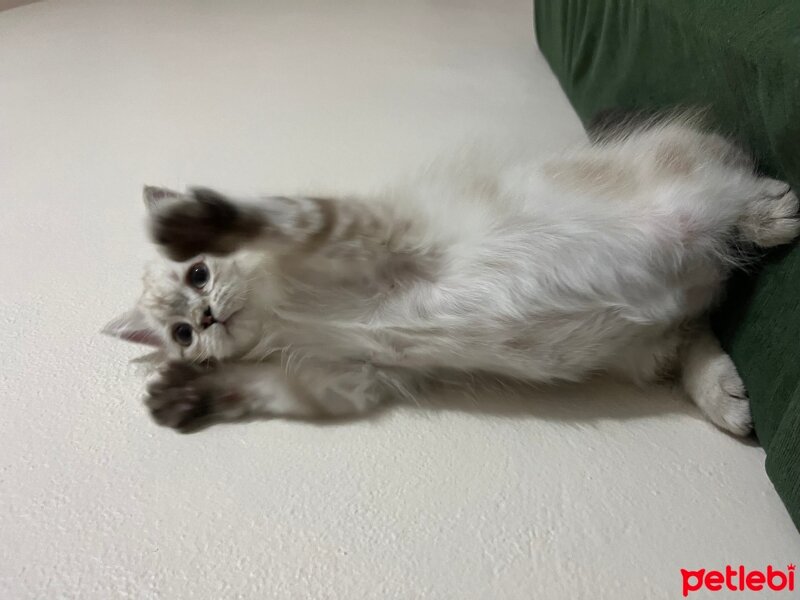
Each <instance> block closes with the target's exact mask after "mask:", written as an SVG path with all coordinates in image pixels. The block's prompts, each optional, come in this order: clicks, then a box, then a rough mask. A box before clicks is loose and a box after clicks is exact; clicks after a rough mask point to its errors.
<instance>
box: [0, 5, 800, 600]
mask: <svg viewBox="0 0 800 600" xmlns="http://www.w3.org/2000/svg"><path fill="white" fill-rule="evenodd" d="M531 21H532V18H531V6H530V2H528V0H514V1H511V0H506V1H503V2H498V1H495V2H482V1H479V0H475V1H474V2H470V1H462V2H455V1H451V2H444V1H442V2H424V1H422V0H414V1H408V0H405V1H404V2H388V1H387V2H383V3H378V2H367V1H366V0H365V1H364V2H362V3H356V2H352V1H347V2H324V1H320V2H318V3H315V4H312V3H310V2H302V3H299V2H296V1H292V0H286V1H285V2H281V3H278V2H256V1H255V0H254V1H252V2H211V1H205V2H201V1H197V2H194V3H190V2H185V1H182V2H143V1H137V2H111V1H96V2H77V1H75V2H72V1H63V2H46V3H37V4H33V5H30V6H25V7H22V8H18V9H14V10H11V11H8V12H5V13H2V14H0V57H2V59H0V144H1V145H0V153H1V154H2V159H1V160H0V198H2V217H0V250H1V251H2V263H0V264H1V265H2V266H0V273H1V274H2V276H1V279H0V280H1V281H2V289H3V292H2V296H0V321H1V322H2V325H3V326H2V328H0V364H2V367H1V369H2V370H1V371H0V393H1V394H2V398H3V407H4V413H5V414H4V415H3V418H2V419H0V449H1V451H0V494H2V497H1V498H0V528H1V529H0V557H1V558H2V562H0V575H2V578H1V579H0V597H1V598H4V599H22V598H48V599H49V598H62V597H63V598H81V599H98V600H99V599H108V598H116V597H130V598H169V599H172V598H209V599H217V598H223V597H224V598H267V597H269V598H343V599H345V598H346V599H353V598H417V597H426V598H443V599H444V598H461V599H472V598H487V599H489V598H645V597H646V598H662V597H663V598H668V597H669V598H674V597H678V596H679V594H680V575H679V569H680V568H681V567H686V568H700V567H706V568H717V567H719V566H724V565H725V564H727V563H732V564H736V565H738V564H739V563H743V564H745V565H747V566H748V568H763V567H764V566H765V565H766V564H767V563H773V564H776V565H783V566H785V565H786V564H787V562H789V561H797V559H798V553H799V552H800V536H798V533H797V531H796V530H795V529H794V527H793V526H792V524H791V522H790V520H789V517H788V516H787V515H786V513H785V510H784V508H783V507H782V505H781V504H780V501H779V499H778V498H777V496H776V494H775V492H774V491H773V489H772V487H771V485H770V483H769V482H768V480H767V478H766V475H765V473H764V469H763V462H764V452H763V451H762V450H761V449H759V448H757V447H754V446H752V445H748V444H744V443H741V442H739V441H737V440H734V439H732V438H730V437H728V436H726V435H725V434H723V433H720V432H719V431H717V430H715V429H714V428H712V427H711V426H710V425H708V424H707V423H705V422H704V421H702V420H701V419H700V418H699V417H698V416H697V414H696V411H695V410H694V409H693V408H691V407H689V406H687V405H686V404H685V403H683V401H682V400H680V399H675V398H672V397H670V396H669V394H668V393H667V392H660V391H659V392H655V391H654V392H652V393H643V392H638V391H635V390H628V389H626V388H621V387H613V386H610V385H607V384H591V385H588V386H585V387H583V388H580V387H579V388H571V389H567V390H563V391H560V392H552V391H542V392H540V393H538V394H536V397H535V398H524V399H522V400H507V401H505V402H502V403H496V402H494V401H492V400H491V399H490V398H488V397H486V398H481V399H479V400H478V402H477V403H474V404H471V403H470V402H468V401H461V402H457V401H454V402H453V405H452V410H440V411H435V410H423V409H413V408H406V409H398V410H393V411H388V412H386V413H384V414H382V415H380V416H378V417H375V418H373V419H368V420H365V421H362V422H357V423H349V424H338V425H335V426H319V425H312V424H300V423H288V422H280V421H272V422H254V423H248V424H240V425H230V426H220V427H215V428H212V429H209V430H207V431H205V432H202V433H200V434H197V435H191V436H181V435H178V434H175V433H173V432H171V431H168V430H166V429H160V428H157V427H156V426H155V425H153V424H152V423H151V422H150V420H149V419H148V417H147V415H146V414H145V412H144V410H143V409H142V407H141V406H140V404H139V401H138V393H139V389H140V385H141V383H140V380H139V378H138V376H137V374H136V369H135V367H134V366H132V365H130V364H128V361H129V359H131V358H133V357H135V356H137V355H138V354H139V352H138V349H137V348H135V347H133V346H126V345H123V344H121V343H115V342H114V341H112V340H110V339H104V338H101V337H100V336H98V335H97V334H96V333H95V332H96V331H97V330H98V329H99V328H100V327H101V326H102V325H103V324H104V322H105V321H106V320H107V319H109V318H111V317H112V316H114V314H115V313H116V312H118V311H119V310H121V309H123V308H124V307H126V306H127V304H128V303H129V302H131V301H132V300H133V298H134V297H135V296H136V294H137V293H138V288H139V269H140V265H141V262H142V259H143V257H144V255H145V254H146V252H149V250H146V249H145V248H146V245H145V237H144V234H143V231H142V228H141V220H142V217H143V208H142V206H141V202H140V199H139V194H140V187H141V185H142V184H143V183H144V182H149V183H163V184H171V185H183V184H186V183H198V184H207V185H212V186H220V187H222V188H224V189H229V190H234V191H242V192H251V191H252V192H267V191H274V190H284V189H286V188H290V187H304V186H307V185H310V184H313V185H314V186H316V187H322V188H325V187H335V188H337V189H345V190H354V191H358V190H362V189H367V188H368V187H370V186H372V185H374V184H379V183H381V182H382V181H384V180H386V179H388V178H390V177H393V176H395V175H397V174H398V173H402V171H403V170H405V168H406V167H409V166H413V165H416V164H418V163H419V162H420V161H421V160H422V159H423V158H425V157H427V156H429V155H430V154H431V153H433V152H434V151H438V150H444V151H447V149H448V148H453V147H454V145H455V144H456V143H457V141H458V140H459V139H462V138H464V137H465V136H467V137H471V138H476V137H477V138H479V139H480V138H481V137H483V136H489V137H492V136H494V137H503V136H511V135H516V134H521V135H524V136H526V137H528V138H529V139H530V140H531V141H532V143H536V144H539V145H540V146H541V148H542V150H543V151H544V150H549V149H554V148H559V147H561V146H562V145H564V144H567V143H571V142H573V141H575V140H578V139H580V137H581V135H582V134H581V130H580V127H579V123H578V121H577V119H576V117H575V116H574V115H573V113H572V111H571V110H570V108H569V106H568V104H567V102H566V100H565V99H564V97H563V95H562V93H561V91H560V90H559V88H558V86H557V84H556V82H555V80H554V78H553V77H552V75H551V74H550V72H549V70H548V68H547V66H546V64H545V62H544V60H543V59H542V58H541V56H539V54H538V52H537V51H536V49H535V42H534V37H533V33H532V25H531ZM695 597H697V596H695Z"/></svg>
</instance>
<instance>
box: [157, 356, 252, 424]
mask: <svg viewBox="0 0 800 600" xmlns="http://www.w3.org/2000/svg"><path fill="white" fill-rule="evenodd" d="M144 403H145V406H147V408H148V409H149V410H150V415H151V416H152V417H153V420H154V421H155V422H156V423H158V424H159V425H162V426H164V427H170V428H172V429H176V430H178V431H180V432H181V433H189V432H192V431H197V430H198V429H202V428H203V427H205V426H207V425H210V424H211V423H213V422H217V421H221V420H232V419H236V418H239V417H241V416H243V414H244V412H245V408H244V403H243V402H242V399H241V397H240V396H239V395H238V394H237V393H236V392H235V391H232V390H230V389H225V388H224V386H222V385H220V382H219V380H218V377H217V376H216V370H215V369H214V367H200V366H197V365H193V364H190V363H186V362H177V361H175V362H170V363H167V365H166V366H165V367H163V368H162V369H161V370H160V371H159V373H158V375H157V376H156V377H155V379H154V380H153V381H151V382H150V384H149V385H148V386H147V395H146V396H145V399H144Z"/></svg>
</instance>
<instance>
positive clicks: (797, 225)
mask: <svg viewBox="0 0 800 600" xmlns="http://www.w3.org/2000/svg"><path fill="white" fill-rule="evenodd" d="M760 181H762V182H763V187H762V194H761V196H760V197H759V198H756V199H754V200H753V201H752V202H751V204H750V206H749V207H748V211H747V214H745V215H744V217H742V219H741V221H740V223H739V230H740V231H741V233H742V235H743V237H744V238H745V239H746V240H747V241H749V242H752V243H754V244H756V245H758V246H761V247H762V248H771V247H773V246H780V245H782V244H787V243H789V242H791V241H792V240H793V239H795V238H796V237H797V236H798V234H800V215H798V208H799V206H800V203H798V199H797V195H796V194H795V193H794V192H793V191H792V189H791V187H789V184H787V183H784V182H783V181H778V180H777V179H769V178H764V179H762V180H760Z"/></svg>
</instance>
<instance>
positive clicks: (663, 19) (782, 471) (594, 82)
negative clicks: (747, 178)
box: [534, 0, 800, 528]
mask: <svg viewBox="0 0 800 600" xmlns="http://www.w3.org/2000/svg"><path fill="white" fill-rule="evenodd" d="M534 12H535V25H536V36H537V39H538V43H539V47H540V48H541V51H542V53H543V54H544V56H545V57H546V59H547V60H548V62H549V63H550V65H551V67H552V69H553V71H554V72H555V74H556V76H557V77H558V78H559V80H560V82H561V85H562V87H563V88H564V91H565V92H566V94H567V96H568V97H569V99H570V102H571V103H572V105H573V106H574V108H575V110H576V111H577V112H578V114H579V115H580V117H581V119H582V120H583V122H584V123H585V124H586V123H588V122H589V121H590V120H591V119H592V118H593V117H594V116H595V115H596V114H598V113H600V112H601V111H604V110H609V109H614V110H620V109H621V110H626V109H630V110H636V111H641V110H643V111H651V110H663V109H667V108H669V109H671V108H674V107H681V106H684V107H701V108H704V109H707V110H708V111H709V117H710V120H711V123H712V124H713V125H714V126H715V127H717V128H718V129H719V130H720V131H722V132H724V133H725V134H727V135H729V136H733V137H735V138H736V139H738V140H740V141H741V142H743V143H745V144H746V145H747V146H748V147H749V148H750V149H751V151H752V152H753V153H754V154H755V156H756V158H757V159H758V161H759V164H760V166H761V168H762V169H763V170H764V171H765V172H766V173H768V174H770V175H773V176H775V177H779V178H782V179H785V180H787V181H789V182H790V183H791V184H792V186H793V187H794V188H795V190H800V0H534ZM799 305H800V249H798V248H783V249H780V250H779V251H777V252H775V253H773V254H771V255H770V256H768V257H766V259H765V261H764V263H763V265H762V268H760V269H759V270H758V273H757V274H751V275H749V276H748V275H741V276H738V277H737V278H735V279H734V281H732V282H731V285H730V286H729V290H728V294H727V300H726V301H725V303H724V305H723V306H722V307H721V309H720V310H719V311H718V313H717V314H716V315H715V317H714V325H715V328H716V330H717V333H718V334H719V336H720V339H721V340H722V342H723V345H724V346H725V347H726V349H727V350H728V351H729V352H730V354H731V355H732V357H733V359H734V361H735V362H736V365H737V367H738V368H739V371H740V373H741V375H742V378H743V379H744V381H745V384H746V385H747V388H748V391H749V395H750V400H751V404H752V410H753V418H754V422H755V429H756V434H757V436H758V439H759V441H760V443H761V444H762V445H763V447H764V448H765V449H766V452H767V461H766V468H767V473H768V474H769V476H770V478H771V480H772V482H773V483H774V484H775V487H776V489H777V490H778V493H779V494H780V495H781V497H782V498H783V500H784V503H785V504H786V506H787V508H788V509H789V512H790V514H791V515H792V518H793V519H794V522H795V524H796V525H797V526H798V528H800V360H799V359H800V354H799V353H798V349H799V348H800V306H799Z"/></svg>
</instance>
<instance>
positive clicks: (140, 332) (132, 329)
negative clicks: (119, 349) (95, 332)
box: [100, 307, 164, 348]
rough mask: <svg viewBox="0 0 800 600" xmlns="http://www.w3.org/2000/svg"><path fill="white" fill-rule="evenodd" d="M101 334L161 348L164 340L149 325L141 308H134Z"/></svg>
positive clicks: (110, 324) (108, 325)
mask: <svg viewBox="0 0 800 600" xmlns="http://www.w3.org/2000/svg"><path fill="white" fill-rule="evenodd" d="M100 331H101V333H104V334H106V335H110V336H111V337H115V338H119V339H121V340H125V341H128V342H134V343H136V344H145V345H147V346H155V347H157V348H160V347H161V346H163V345H164V340H163V338H162V337H161V336H160V335H159V334H158V333H157V332H156V331H155V330H154V329H153V328H152V327H150V325H149V324H148V323H147V321H146V320H145V318H144V315H143V314H142V311H141V310H139V308H138V307H137V308H133V309H131V310H129V311H128V312H126V313H123V314H121V315H120V316H118V317H117V318H116V319H114V320H112V321H111V322H110V323H108V324H107V325H106V326H105V327H103V329H101V330H100Z"/></svg>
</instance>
